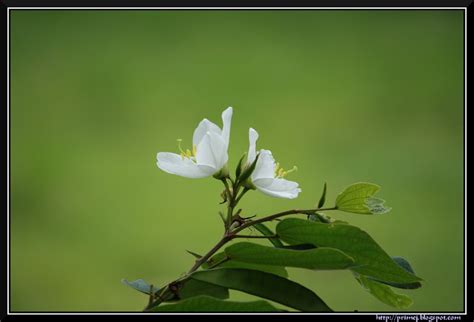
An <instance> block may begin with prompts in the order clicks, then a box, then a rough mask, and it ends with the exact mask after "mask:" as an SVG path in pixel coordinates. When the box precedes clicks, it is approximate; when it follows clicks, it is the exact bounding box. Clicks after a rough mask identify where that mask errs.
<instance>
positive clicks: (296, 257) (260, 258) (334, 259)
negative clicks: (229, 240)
mask: <svg viewBox="0 0 474 322" xmlns="http://www.w3.org/2000/svg"><path fill="white" fill-rule="evenodd" d="M224 252H225V253H226V255H227V256H228V257H229V258H231V259H234V260H238V261H240V262H245V263H253V264H263V265H276V266H286V267H300V268H308V269H321V270H322V269H345V268H348V267H350V266H352V265H353V264H354V259H352V258H351V257H350V256H347V255H346V254H344V253H343V252H342V251H340V250H337V249H334V248H327V247H321V248H314V249H308V250H292V249H283V248H275V247H268V246H263V245H259V244H254V243H249V242H241V243H237V244H233V245H231V246H229V247H227V248H226V249H225V251H224Z"/></svg>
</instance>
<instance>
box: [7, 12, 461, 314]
mask: <svg viewBox="0 0 474 322" xmlns="http://www.w3.org/2000/svg"><path fill="white" fill-rule="evenodd" d="M463 28H464V27H463V11H440V10H438V11H427V10H425V11H419V10H418V11H415V10H413V11H402V10H400V11H369V10H366V11H363V10H362V11H342V10H340V11H337V10H336V11H330V10H325V11H317V10H316V11H48V10H46V11H45V10H42V11H19V10H14V11H12V13H11V106H10V112H11V228H10V229H11V271H10V273H11V309H12V310H14V311H83V310H87V311H125V310H128V311H139V310H141V309H143V307H144V305H145V304H146V302H147V298H146V296H144V295H142V294H140V293H137V292H135V291H134V290H132V289H130V288H128V287H126V286H124V285H122V284H121V282H120V280H121V279H122V278H127V279H129V280H133V279H137V278H144V279H145V280H147V281H149V282H152V283H153V284H155V285H161V284H164V283H166V282H169V281H171V280H173V279H175V278H176V277H177V276H178V275H180V274H181V273H183V272H185V271H187V270H188V269H189V267H190V266H191V265H192V262H193V258H192V257H191V256H190V255H189V254H187V253H186V252H185V249H189V250H192V251H195V252H198V253H204V252H205V251H207V250H208V249H209V248H210V247H211V246H212V245H213V244H214V243H215V242H216V240H217V239H218V238H219V237H220V235H221V233H222V225H221V220H220V218H219V216H218V214H217V212H218V211H219V210H220V209H222V206H220V205H219V204H218V202H219V201H220V198H219V194H220V192H221V189H222V187H221V184H220V183H219V182H218V181H217V180H214V179H212V178H209V179H201V180H192V179H185V178H180V177H177V176H172V175H169V174H166V173H164V172H162V171H160V170H159V169H158V168H157V167H156V164H155V157H156V153H157V152H158V151H173V152H174V151H177V143H176V139H177V138H182V139H183V145H184V146H190V145H191V138H192V133H193V130H194V128H195V126H196V125H197V124H198V122H199V121H200V120H201V119H203V118H205V117H206V118H209V119H210V120H212V121H214V122H216V123H217V124H219V125H220V124H221V123H220V122H221V120H220V113H221V112H222V111H223V110H224V109H225V108H226V107H227V106H229V105H232V106H233V107H234V118H233V124H232V133H231V147H230V166H231V169H233V168H234V167H235V165H236V163H237V161H238V159H239V158H240V156H241V155H242V153H243V152H244V151H246V150H247V144H248V136H247V132H248V128H249V127H250V126H252V127H254V128H256V129H257V130H258V131H259V132H260V135H261V137H260V140H259V142H258V144H259V145H258V146H259V147H261V148H268V149H271V150H272V151H273V153H274V155H275V157H276V158H277V161H279V162H280V163H281V164H282V165H283V166H284V167H287V168H291V167H292V166H293V165H297V166H298V168H299V170H298V172H296V173H293V174H291V175H290V179H292V180H296V181H298V182H299V183H300V185H301V187H302V189H303V192H302V193H301V194H300V197H299V198H298V199H296V200H291V201H288V200H280V199H274V198H270V197H267V196H265V195H263V194H261V193H259V192H253V193H249V194H248V195H247V197H246V198H245V199H244V200H243V202H242V207H243V208H244V214H247V215H252V214H260V215H264V214H270V213H273V212H277V211H281V210H285V209H291V208H294V207H311V206H312V205H314V204H315V203H316V202H317V200H318V199H319V196H320V193H321V190H322V186H323V183H324V182H325V181H327V182H328V189H329V190H328V200H329V202H331V201H333V200H334V199H335V197H336V195H337V194H338V193H339V192H340V191H341V190H342V189H343V188H344V187H345V186H346V185H348V184H351V183H354V182H358V181H369V182H374V183H378V184H380V185H381V186H382V187H383V188H382V190H381V192H380V194H379V195H380V197H382V198H384V199H386V200H387V201H388V202H387V204H388V205H389V206H392V207H393V210H392V212H391V213H390V214H388V215H383V216H363V215H356V214H345V213H334V214H333V215H334V217H335V218H337V219H341V220H347V221H349V222H350V223H352V224H354V225H358V226H360V227H362V228H363V229H365V230H366V231H368V232H369V233H370V234H371V235H372V236H373V237H374V238H375V240H376V241H378V242H379V243H380V244H381V245H382V247H384V249H385V250H386V251H387V252H388V253H389V254H391V255H394V256H395V255H401V256H404V257H405V258H407V259H408V260H409V261H410V262H411V263H412V265H413V266H414V268H415V271H416V272H417V274H418V275H419V276H421V277H422V278H424V280H425V283H424V285H423V288H421V289H418V290H408V291H405V293H406V294H408V295H410V296H411V297H412V298H413V299H414V301H415V304H414V305H413V306H412V307H411V308H410V309H409V310H410V311H459V310H463V285H464V282H463V245H464V242H463ZM290 276H291V278H292V279H293V280H295V281H298V282H301V283H303V284H304V285H307V286H308V287H310V288H311V289H313V290H314V291H315V292H316V293H317V294H319V295H320V296H321V297H322V298H323V299H324V300H325V301H326V302H327V303H328V304H329V305H330V306H331V307H332V308H333V309H335V310H341V311H353V310H359V311H387V310H389V311H391V310H393V309H392V308H391V307H388V306H386V305H384V304H382V303H380V302H378V301H377V300H376V299H375V298H373V297H372V296H371V295H370V294H368V293H367V292H366V291H364V290H363V289H362V288H361V287H360V286H359V285H358V283H357V282H356V281H355V280H354V279H353V277H352V276H351V274H350V273H349V272H348V271H336V272H324V271H322V272H312V271H305V270H299V269H291V270H290ZM400 291H402V290H400ZM402 293H403V292H402ZM232 297H233V298H234V299H249V298H250V297H249V296H246V295H243V294H240V293H237V292H233V293H232Z"/></svg>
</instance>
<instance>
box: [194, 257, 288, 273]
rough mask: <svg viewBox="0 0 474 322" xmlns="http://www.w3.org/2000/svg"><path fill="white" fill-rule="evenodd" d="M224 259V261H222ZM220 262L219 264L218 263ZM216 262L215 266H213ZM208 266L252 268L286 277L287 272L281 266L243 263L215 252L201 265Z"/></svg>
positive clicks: (206, 267)
mask: <svg viewBox="0 0 474 322" xmlns="http://www.w3.org/2000/svg"><path fill="white" fill-rule="evenodd" d="M223 260H225V261H223ZM218 263H221V264H218ZM216 264H218V265H217V266H214V265H216ZM209 267H211V268H213V267H222V268H246V269H254V270H257V271H262V272H267V273H270V274H275V275H278V276H281V277H288V272H287V271H286V269H285V268H284V267H282V266H271V265H260V264H253V263H244V262H240V261H236V260H233V259H228V258H227V256H226V254H224V253H217V254H215V255H214V256H212V257H211V258H210V259H209V261H208V262H207V263H204V264H203V265H202V268H204V269H208V268H209Z"/></svg>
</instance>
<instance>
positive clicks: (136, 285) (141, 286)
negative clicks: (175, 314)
mask: <svg viewBox="0 0 474 322" xmlns="http://www.w3.org/2000/svg"><path fill="white" fill-rule="evenodd" d="M122 283H123V284H125V285H128V286H130V287H131V288H133V289H135V290H137V291H139V292H142V293H145V294H148V295H149V294H150V284H148V283H147V282H145V281H144V280H143V279H141V278H140V279H138V280H135V281H132V282H129V281H127V280H126V279H124V278H123V279H122ZM158 290H159V288H156V287H153V292H157V291H158Z"/></svg>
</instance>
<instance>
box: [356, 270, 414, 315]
mask: <svg viewBox="0 0 474 322" xmlns="http://www.w3.org/2000/svg"><path fill="white" fill-rule="evenodd" d="M356 279H357V280H358V281H359V283H360V284H361V285H362V286H363V287H364V288H365V289H366V290H367V291H368V292H369V293H370V294H372V295H373V296H375V297H376V298H377V299H378V300H380V301H381V302H383V303H385V304H387V305H390V306H393V307H395V308H398V309H406V308H409V307H410V306H411V305H412V304H413V300H412V299H411V298H410V297H408V296H407V295H404V294H398V293H395V292H394V291H393V290H392V289H391V288H390V286H387V285H385V284H382V283H379V282H377V281H374V280H372V279H369V278H367V277H366V276H364V275H359V276H356Z"/></svg>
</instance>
